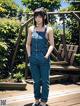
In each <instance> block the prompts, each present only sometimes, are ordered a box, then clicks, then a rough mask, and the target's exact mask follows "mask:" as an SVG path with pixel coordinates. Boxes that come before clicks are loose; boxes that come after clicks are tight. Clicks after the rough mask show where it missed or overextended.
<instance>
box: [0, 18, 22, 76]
mask: <svg viewBox="0 0 80 106" xmlns="http://www.w3.org/2000/svg"><path fill="white" fill-rule="evenodd" d="M19 28H20V22H19V21H18V20H16V19H15V18H12V19H6V18H2V19H0V41H1V43H0V61H1V62H0V73H1V75H2V76H7V75H8V73H9V71H10V65H11V61H12V56H13V52H14V48H15V43H16V40H17V37H18V33H19ZM22 41H23V40H22ZM22 41H21V42H22ZM23 46H24V45H23ZM23 46H22V43H20V50H19V51H20V52H19V54H20V55H22V54H21V53H22V52H23V51H21V49H22V48H23ZM23 57H24V56H23ZM20 58H21V56H18V61H20V60H19V59H20ZM3 61H4V64H2V62H3Z"/></svg>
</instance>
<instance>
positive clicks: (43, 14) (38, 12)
mask: <svg viewBox="0 0 80 106" xmlns="http://www.w3.org/2000/svg"><path fill="white" fill-rule="evenodd" d="M37 16H41V17H42V19H43V26H44V25H47V24H48V19H47V13H46V11H44V8H37V9H36V10H35V11H34V25H35V26H36V21H35V17H37Z"/></svg>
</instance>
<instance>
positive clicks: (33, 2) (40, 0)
mask: <svg viewBox="0 0 80 106" xmlns="http://www.w3.org/2000/svg"><path fill="white" fill-rule="evenodd" d="M22 2H23V5H25V6H27V8H29V9H30V10H32V11H33V10H35V9H36V8H40V7H44V8H46V9H47V10H49V11H54V10H55V9H59V7H60V0H54V1H53V0H22Z"/></svg>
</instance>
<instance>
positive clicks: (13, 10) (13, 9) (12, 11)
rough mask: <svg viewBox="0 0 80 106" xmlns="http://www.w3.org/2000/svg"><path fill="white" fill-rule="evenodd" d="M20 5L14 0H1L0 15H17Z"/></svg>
mask: <svg viewBox="0 0 80 106" xmlns="http://www.w3.org/2000/svg"><path fill="white" fill-rule="evenodd" d="M17 8H18V6H17V5H16V4H15V3H14V2H13V0H0V17H5V16H7V17H15V16H16V15H17Z"/></svg>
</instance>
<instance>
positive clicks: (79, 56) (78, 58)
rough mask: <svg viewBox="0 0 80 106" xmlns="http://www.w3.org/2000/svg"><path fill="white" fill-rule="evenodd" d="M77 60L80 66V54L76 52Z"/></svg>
mask: <svg viewBox="0 0 80 106" xmlns="http://www.w3.org/2000/svg"><path fill="white" fill-rule="evenodd" d="M75 62H76V64H77V65H78V66H80V54H75Z"/></svg>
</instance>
